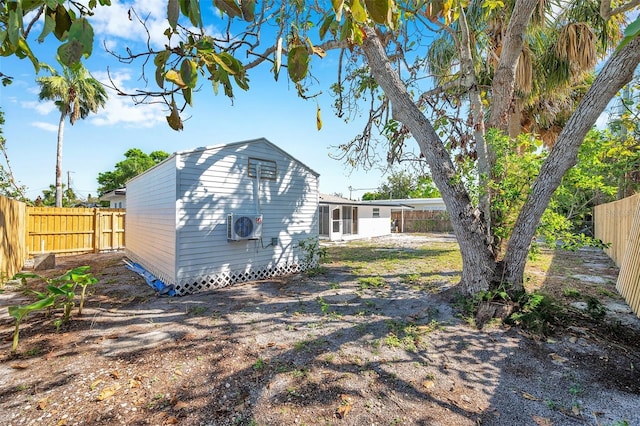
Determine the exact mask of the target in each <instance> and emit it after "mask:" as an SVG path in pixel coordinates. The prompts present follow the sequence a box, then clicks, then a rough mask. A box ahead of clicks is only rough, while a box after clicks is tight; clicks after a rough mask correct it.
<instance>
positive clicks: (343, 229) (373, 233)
mask: <svg viewBox="0 0 640 426" xmlns="http://www.w3.org/2000/svg"><path fill="white" fill-rule="evenodd" d="M395 206H396V204H395V203H385V202H384V201H380V202H376V204H371V203H369V202H368V201H353V200H349V199H346V198H342V197H336V196H334V195H327V194H320V201H319V205H318V216H319V222H318V234H319V235H320V238H324V239H329V240H330V241H340V240H354V239H359V238H371V237H381V236H383V235H389V234H390V233H391V228H392V226H391V225H392V224H391V208H392V207H395ZM401 208H407V207H406V206H405V207H401ZM409 208H410V207H409Z"/></svg>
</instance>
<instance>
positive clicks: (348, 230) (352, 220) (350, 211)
mask: <svg viewBox="0 0 640 426" xmlns="http://www.w3.org/2000/svg"><path fill="white" fill-rule="evenodd" d="M342 233H343V234H347V235H348V234H357V233H358V208H357V207H352V206H344V207H342Z"/></svg>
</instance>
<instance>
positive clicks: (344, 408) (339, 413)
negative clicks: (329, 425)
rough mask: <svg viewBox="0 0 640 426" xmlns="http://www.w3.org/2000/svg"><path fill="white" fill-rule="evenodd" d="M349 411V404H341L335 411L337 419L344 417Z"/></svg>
mask: <svg viewBox="0 0 640 426" xmlns="http://www.w3.org/2000/svg"><path fill="white" fill-rule="evenodd" d="M349 411H351V404H347V405H341V406H339V407H338V410H337V411H336V416H338V418H339V419H344V418H345V416H346V415H347V414H349Z"/></svg>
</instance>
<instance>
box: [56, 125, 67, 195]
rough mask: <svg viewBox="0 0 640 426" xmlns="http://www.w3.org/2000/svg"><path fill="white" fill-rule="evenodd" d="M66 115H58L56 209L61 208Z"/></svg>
mask: <svg viewBox="0 0 640 426" xmlns="http://www.w3.org/2000/svg"><path fill="white" fill-rule="evenodd" d="M65 119H66V114H64V113H62V114H60V122H59V123H58V147H57V149H56V207H62V138H63V136H64V121H65Z"/></svg>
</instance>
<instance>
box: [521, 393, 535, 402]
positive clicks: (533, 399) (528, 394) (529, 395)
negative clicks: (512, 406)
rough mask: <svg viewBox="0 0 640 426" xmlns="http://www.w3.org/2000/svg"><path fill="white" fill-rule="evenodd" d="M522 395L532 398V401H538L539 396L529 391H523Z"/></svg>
mask: <svg viewBox="0 0 640 426" xmlns="http://www.w3.org/2000/svg"><path fill="white" fill-rule="evenodd" d="M522 396H523V397H525V398H526V399H528V400H530V401H537V400H538V398H536V397H535V396H533V395H531V394H530V393H527V392H522Z"/></svg>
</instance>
